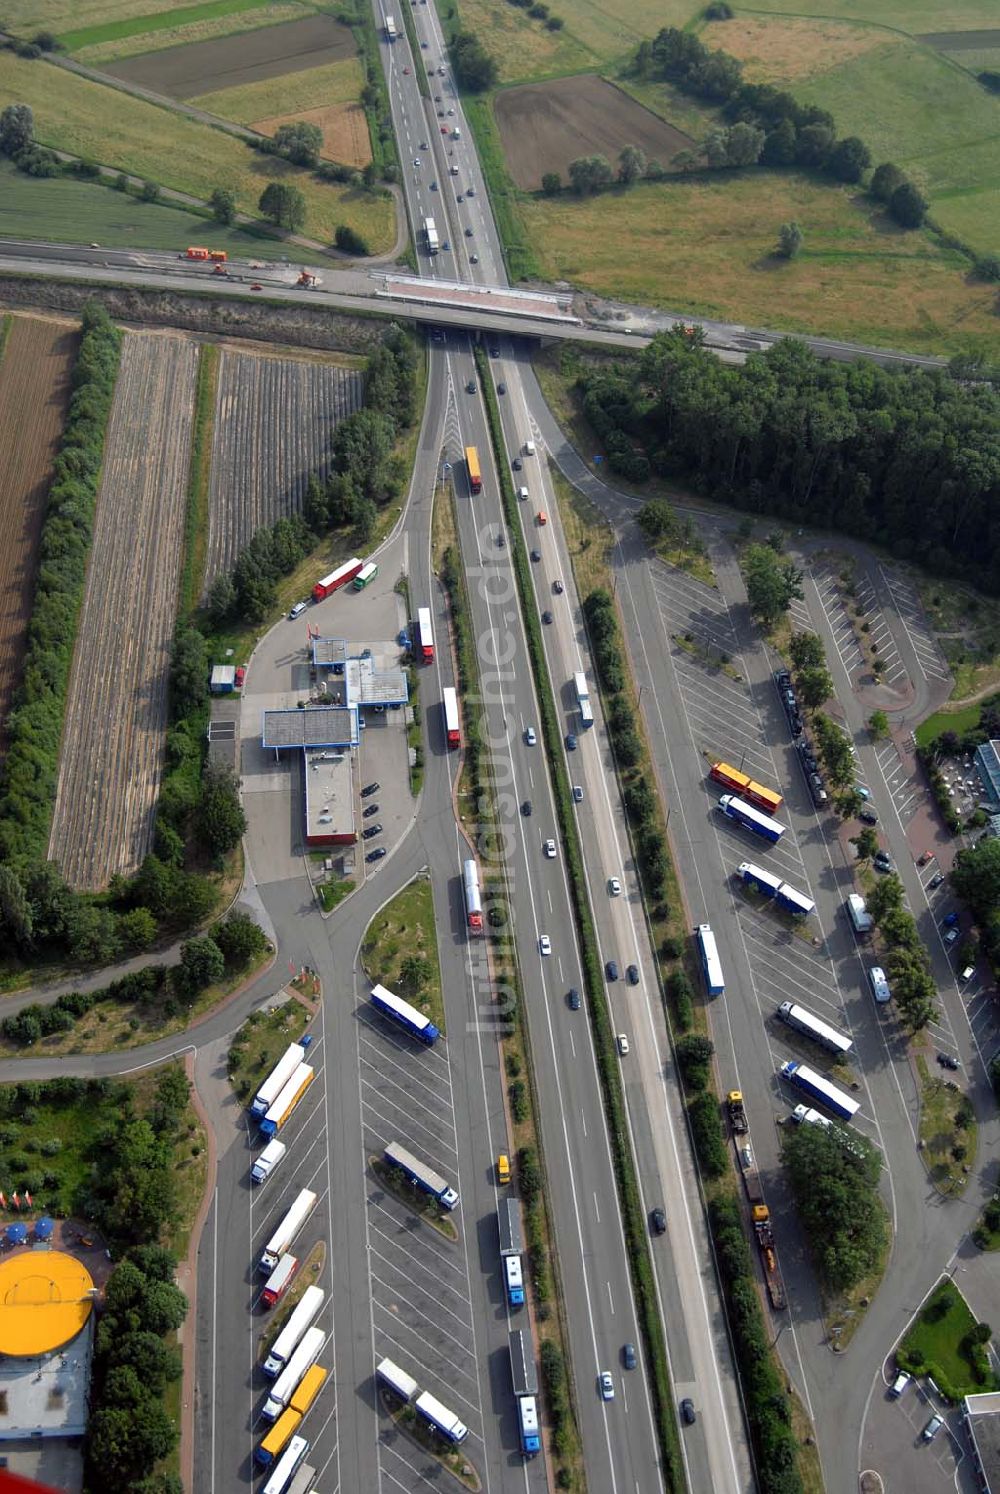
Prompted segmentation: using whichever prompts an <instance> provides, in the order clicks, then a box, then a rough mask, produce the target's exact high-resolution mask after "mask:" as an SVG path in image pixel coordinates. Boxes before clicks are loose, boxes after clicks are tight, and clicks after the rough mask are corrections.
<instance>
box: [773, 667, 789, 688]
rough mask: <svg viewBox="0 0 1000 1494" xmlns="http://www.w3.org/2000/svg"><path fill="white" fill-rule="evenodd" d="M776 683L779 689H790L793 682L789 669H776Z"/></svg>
mask: <svg viewBox="0 0 1000 1494" xmlns="http://www.w3.org/2000/svg"><path fill="white" fill-rule="evenodd" d="M774 683H775V684H776V685H777V687H778V689H779V690H788V689H790V688H791V684H792V677H791V675H790V674H789V673H788V670H787V669H776V670H775V671H774Z"/></svg>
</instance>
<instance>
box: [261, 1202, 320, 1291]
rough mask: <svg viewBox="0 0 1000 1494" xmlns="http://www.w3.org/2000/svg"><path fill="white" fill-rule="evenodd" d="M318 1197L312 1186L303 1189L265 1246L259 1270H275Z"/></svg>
mask: <svg viewBox="0 0 1000 1494" xmlns="http://www.w3.org/2000/svg"><path fill="white" fill-rule="evenodd" d="M316 1197H317V1195H316V1194H315V1193H314V1192H313V1190H312V1189H311V1188H303V1189H301V1191H300V1192H299V1195H298V1197H297V1198H296V1199H295V1202H294V1203H293V1204H292V1205H291V1207H290V1208H289V1210H288V1212H287V1213H286V1214H285V1217H284V1218H283V1219H282V1221H281V1223H280V1224H279V1225H278V1227H277V1229H276V1230H275V1231H274V1234H273V1235H272V1236H271V1238H270V1239H269V1240H268V1242H267V1244H266V1245H265V1246H264V1253H263V1255H262V1256H261V1258H260V1262H259V1266H258V1269H259V1270H261V1271H273V1270H274V1268H275V1266H276V1265H277V1264H278V1262H279V1261H280V1259H281V1257H282V1256H283V1255H284V1253H285V1251H286V1250H289V1249H290V1248H291V1245H292V1241H293V1240H294V1239H295V1236H296V1235H297V1234H298V1232H299V1230H300V1229H301V1228H302V1226H303V1225H304V1224H305V1222H306V1220H307V1219H308V1218H309V1215H310V1214H311V1213H312V1211H313V1209H314V1208H315V1207H316Z"/></svg>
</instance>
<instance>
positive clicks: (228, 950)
mask: <svg viewBox="0 0 1000 1494" xmlns="http://www.w3.org/2000/svg"><path fill="white" fill-rule="evenodd" d="M212 938H213V939H214V940H215V942H216V944H217V945H218V946H219V948H220V949H221V950H222V955H223V959H224V960H225V962H226V964H227V965H228V966H229V968H230V969H231V970H240V969H242V968H243V967H244V966H245V965H249V963H250V961H251V960H255V959H257V958H259V956H260V955H262V954H263V953H264V951H265V950H266V949H267V947H268V939H267V935H266V934H265V933H264V930H263V929H262V928H261V927H260V926H259V924H256V923H254V921H253V919H252V918H251V917H250V915H249V913H241V912H236V913H230V915H229V917H228V918H227V919H226V921H225V923H219V924H216V926H215V928H214V929H213V930H212Z"/></svg>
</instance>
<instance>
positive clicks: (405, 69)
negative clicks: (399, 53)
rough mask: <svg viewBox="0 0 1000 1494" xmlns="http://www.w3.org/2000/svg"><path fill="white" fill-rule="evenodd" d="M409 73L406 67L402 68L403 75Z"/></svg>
mask: <svg viewBox="0 0 1000 1494" xmlns="http://www.w3.org/2000/svg"><path fill="white" fill-rule="evenodd" d="M409 71H410V69H409V68H408V67H404V69H403V72H404V73H406V74H407V75H409Z"/></svg>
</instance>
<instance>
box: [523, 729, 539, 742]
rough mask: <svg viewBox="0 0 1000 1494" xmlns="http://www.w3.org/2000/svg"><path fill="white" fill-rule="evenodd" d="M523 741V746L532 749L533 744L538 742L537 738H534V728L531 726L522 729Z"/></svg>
mask: <svg viewBox="0 0 1000 1494" xmlns="http://www.w3.org/2000/svg"><path fill="white" fill-rule="evenodd" d="M524 740H525V744H526V745H527V746H528V747H534V745H535V743H536V742H537V741H538V738H537V737H536V736H535V728H534V727H533V726H526V727H525V728H524Z"/></svg>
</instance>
